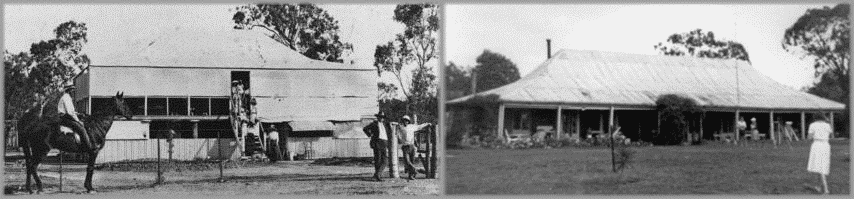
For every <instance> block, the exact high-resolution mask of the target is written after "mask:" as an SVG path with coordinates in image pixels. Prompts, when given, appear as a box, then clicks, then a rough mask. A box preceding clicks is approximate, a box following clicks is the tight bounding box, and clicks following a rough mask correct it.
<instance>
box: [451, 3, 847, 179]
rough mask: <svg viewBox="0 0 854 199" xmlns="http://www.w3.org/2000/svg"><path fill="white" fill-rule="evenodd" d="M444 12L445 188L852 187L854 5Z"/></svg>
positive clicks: (460, 8) (473, 7) (508, 7)
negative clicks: (853, 20) (853, 10)
mask: <svg viewBox="0 0 854 199" xmlns="http://www.w3.org/2000/svg"><path fill="white" fill-rule="evenodd" d="M444 11H445V15H444V18H447V19H448V20H446V21H445V24H446V25H445V36H444V40H445V45H446V46H445V49H446V50H445V52H444V53H445V54H444V56H445V59H443V64H444V65H443V68H444V71H445V72H444V73H443V78H445V79H444V80H445V82H444V85H445V88H446V90H444V92H445V93H446V94H447V96H446V98H445V99H446V102H445V103H444V104H442V106H444V107H445V110H446V112H444V113H443V117H446V118H444V119H443V121H446V122H447V123H444V124H443V125H445V126H447V127H446V129H445V137H446V139H445V144H446V150H445V156H444V157H445V162H446V164H445V167H444V169H445V171H446V174H445V175H446V176H447V179H445V194H448V195H458V194H464V195H477V194H504V195H509V194H526V195H534V194H537V195H539V194H563V195H568V194H608V195H613V194H656V195H667V194H692V195H696V194H700V195H707V194H728V195H731V194H749V195H768V194H796V195H826V194H830V195H848V194H850V184H849V179H850V153H849V151H850V147H849V146H850V145H849V143H850V141H849V136H850V135H849V128H850V127H849V111H850V110H849V107H848V105H849V104H848V103H849V101H850V97H849V93H850V88H849V85H850V84H849V73H848V71H849V61H850V54H849V53H850V52H849V51H850V48H849V47H850V34H851V33H850V21H849V19H850V18H849V14H850V13H849V12H850V5H849V4H798V5H782V4H778V5H749V4H732V5H726V4H685V5H677V4H612V5H596V4H577V5H561V4H528V5H525V4H522V5H513V4H495V5H488V4H453V3H449V4H447V5H445V7H444Z"/></svg>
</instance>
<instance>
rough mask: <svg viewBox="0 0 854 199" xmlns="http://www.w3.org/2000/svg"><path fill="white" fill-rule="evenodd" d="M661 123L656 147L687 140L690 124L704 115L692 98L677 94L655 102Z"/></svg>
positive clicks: (660, 98) (663, 97)
mask: <svg viewBox="0 0 854 199" xmlns="http://www.w3.org/2000/svg"><path fill="white" fill-rule="evenodd" d="M655 103H656V105H657V109H658V112H659V115H660V116H659V118H658V119H659V120H660V121H661V131H660V132H657V133H656V135H655V138H654V139H653V143H654V144H656V145H674V144H680V143H682V142H683V141H685V139H686V138H687V136H686V135H687V134H688V133H689V130H690V124H691V123H690V122H691V121H692V120H697V119H699V118H700V117H701V116H702V115H701V114H700V113H702V112H701V110H700V107H699V106H697V102H695V101H694V100H693V99H691V98H687V97H682V96H679V95H675V94H667V95H662V96H660V97H658V99H657V100H656V101H655Z"/></svg>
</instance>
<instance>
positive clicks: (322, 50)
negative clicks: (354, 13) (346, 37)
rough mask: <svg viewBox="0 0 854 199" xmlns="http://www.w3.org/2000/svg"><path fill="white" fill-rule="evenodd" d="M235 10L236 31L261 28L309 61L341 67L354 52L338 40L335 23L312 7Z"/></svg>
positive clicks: (266, 6) (281, 5)
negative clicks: (334, 64) (309, 59)
mask: <svg viewBox="0 0 854 199" xmlns="http://www.w3.org/2000/svg"><path fill="white" fill-rule="evenodd" d="M235 10H236V13H234V16H233V17H232V20H233V21H234V23H235V26H234V28H235V29H252V28H255V27H260V28H264V29H266V30H268V31H270V33H271V36H270V37H271V38H273V39H275V40H276V41H278V42H279V43H282V44H284V45H285V46H287V47H288V48H291V49H293V50H295V51H297V52H299V53H301V54H303V55H305V56H306V57H308V58H311V59H316V60H323V61H329V62H339V63H340V62H343V59H342V58H343V57H344V56H346V55H347V54H349V53H350V52H352V50H353V45H352V44H350V43H346V42H342V41H341V40H340V36H339V35H338V34H339V33H340V30H339V26H338V21H337V20H335V18H333V17H332V16H331V15H329V13H327V12H326V11H325V10H323V9H321V8H319V7H317V6H316V5H314V4H308V3H302V4H296V5H294V4H255V5H243V6H238V7H237V8H235Z"/></svg>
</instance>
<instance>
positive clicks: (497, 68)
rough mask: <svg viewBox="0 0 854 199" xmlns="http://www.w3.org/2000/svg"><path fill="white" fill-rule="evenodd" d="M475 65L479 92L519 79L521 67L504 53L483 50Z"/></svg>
mask: <svg viewBox="0 0 854 199" xmlns="http://www.w3.org/2000/svg"><path fill="white" fill-rule="evenodd" d="M476 61H477V66H475V69H474V70H475V71H474V73H476V77H475V79H476V80H475V81H477V85H476V86H477V88H475V89H477V92H481V91H486V90H490V89H493V88H498V87H501V86H504V85H507V84H510V83H513V82H515V81H516V80H519V79H520V78H521V77H520V75H519V69H518V68H517V67H516V64H514V63H513V62H512V61H510V59H508V58H507V57H505V56H504V55H501V54H498V53H495V52H492V51H489V50H483V53H482V54H480V55H479V56H477V60H476Z"/></svg>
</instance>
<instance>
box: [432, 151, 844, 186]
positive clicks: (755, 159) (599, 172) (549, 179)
mask: <svg viewBox="0 0 854 199" xmlns="http://www.w3.org/2000/svg"><path fill="white" fill-rule="evenodd" d="M809 145H810V143H809V142H798V143H794V144H793V147H792V148H791V149H790V148H788V146H786V145H781V146H778V147H777V148H776V149H775V148H774V147H773V145H770V143H765V144H762V145H750V146H734V145H732V144H724V143H707V144H704V145H699V146H653V147H635V148H633V149H634V150H635V151H636V153H635V157H634V162H635V163H634V164H633V165H632V167H629V168H627V169H625V170H624V171H622V172H621V173H613V172H612V171H611V156H610V150H609V149H606V148H559V149H528V150H490V149H457V150H448V151H447V153H446V162H447V165H446V166H447V169H446V170H445V171H446V172H447V176H449V177H448V179H447V180H446V188H445V192H446V193H447V194H818V192H817V191H816V190H815V189H814V187H815V186H821V182H820V181H819V177H818V175H817V174H814V173H808V172H807V171H806V165H807V158H808V154H809ZM831 154H832V155H831V171H830V176H828V183H829V187H830V192H831V194H849V192H850V189H849V187H850V186H849V177H850V158H849V157H850V156H849V141H848V140H831Z"/></svg>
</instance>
